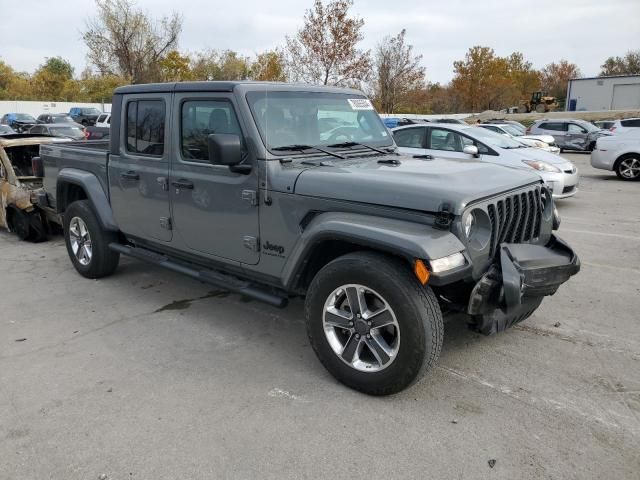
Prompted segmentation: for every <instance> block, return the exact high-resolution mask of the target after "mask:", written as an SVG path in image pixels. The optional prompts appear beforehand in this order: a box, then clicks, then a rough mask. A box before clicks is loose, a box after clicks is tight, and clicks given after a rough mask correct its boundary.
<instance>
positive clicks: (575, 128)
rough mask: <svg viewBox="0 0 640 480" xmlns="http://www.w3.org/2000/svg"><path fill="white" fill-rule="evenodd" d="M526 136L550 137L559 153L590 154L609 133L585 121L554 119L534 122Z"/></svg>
mask: <svg viewBox="0 0 640 480" xmlns="http://www.w3.org/2000/svg"><path fill="white" fill-rule="evenodd" d="M527 135H551V136H552V137H553V138H554V139H555V141H556V144H557V145H558V147H559V148H560V151H562V150H578V151H581V152H592V151H593V149H594V148H595V146H596V140H598V138H600V137H604V136H606V135H611V132H609V131H607V130H602V129H601V128H598V127H596V126H595V125H594V124H593V123H590V122H587V121H585V120H578V119H576V120H574V119H555V118H554V119H546V120H536V121H535V122H533V125H531V126H530V127H529V128H528V129H527Z"/></svg>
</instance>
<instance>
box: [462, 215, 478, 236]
mask: <svg viewBox="0 0 640 480" xmlns="http://www.w3.org/2000/svg"><path fill="white" fill-rule="evenodd" d="M475 224H476V217H475V215H474V214H473V212H469V214H468V215H467V216H466V218H465V219H464V235H465V236H466V237H467V238H468V239H469V238H471V233H472V232H473V227H474V226H475Z"/></svg>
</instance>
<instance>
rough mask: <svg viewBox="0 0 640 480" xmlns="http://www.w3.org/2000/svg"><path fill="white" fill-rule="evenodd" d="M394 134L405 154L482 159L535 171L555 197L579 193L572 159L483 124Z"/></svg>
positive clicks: (404, 130) (421, 127)
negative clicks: (531, 144) (530, 145)
mask: <svg viewBox="0 0 640 480" xmlns="http://www.w3.org/2000/svg"><path fill="white" fill-rule="evenodd" d="M392 133H393V137H394V140H395V141H396V144H397V145H398V147H399V150H400V152H402V153H407V154H410V155H411V154H412V155H414V156H415V157H418V158H425V159H429V158H433V157H437V158H448V159H453V160H460V161H469V160H473V159H478V160H480V161H483V162H490V163H496V164H498V165H503V166H505V167H511V168H517V169H523V170H535V171H536V172H537V173H538V174H539V175H540V176H541V177H542V179H543V180H544V181H545V183H546V184H547V185H548V187H549V188H550V190H551V191H552V193H553V197H554V198H556V199H558V198H566V197H570V196H572V195H575V194H576V193H577V192H578V170H577V168H576V167H575V165H574V164H573V163H571V162H570V161H569V160H567V159H565V158H562V157H561V156H560V155H556V154H554V153H549V152H545V151H544V150H540V149H538V148H530V147H527V146H526V145H524V144H522V143H521V142H518V141H517V140H513V139H511V138H509V137H506V136H504V135H500V134H499V133H494V132H491V131H489V130H487V129H485V128H482V127H478V126H471V125H466V126H464V125H452V124H444V123H429V124H427V125H408V126H406V127H398V128H394V129H393V130H392Z"/></svg>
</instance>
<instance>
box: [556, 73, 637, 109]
mask: <svg viewBox="0 0 640 480" xmlns="http://www.w3.org/2000/svg"><path fill="white" fill-rule="evenodd" d="M636 108H637V109H640V75H615V76H611V77H589V78H572V79H571V80H569V86H568V88H567V102H566V110H567V111H584V110H631V109H636Z"/></svg>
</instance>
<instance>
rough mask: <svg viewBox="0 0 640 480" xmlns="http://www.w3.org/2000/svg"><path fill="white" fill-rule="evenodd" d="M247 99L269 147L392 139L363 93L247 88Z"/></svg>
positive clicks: (372, 142) (378, 143)
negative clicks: (258, 90)
mask: <svg viewBox="0 0 640 480" xmlns="http://www.w3.org/2000/svg"><path fill="white" fill-rule="evenodd" d="M247 101H248V102H249V107H250V108H251V113H252V114H253V118H254V119H255V121H256V124H257V125H258V130H259V131H260V136H261V137H262V140H263V141H264V143H265V145H266V146H267V148H269V149H270V150H272V149H274V148H278V147H285V146H288V145H311V146H328V145H332V144H337V143H345V142H357V143H366V144H368V145H374V146H377V147H381V146H391V145H392V144H393V143H392V140H391V136H390V135H389V133H388V131H387V129H386V128H385V126H384V125H383V124H382V121H381V120H380V117H378V114H377V113H376V111H375V110H374V108H373V105H371V102H369V100H368V99H366V98H365V97H363V96H357V95H353V94H339V93H327V92H299V91H289V92H274V91H270V92H249V93H248V94H247Z"/></svg>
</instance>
